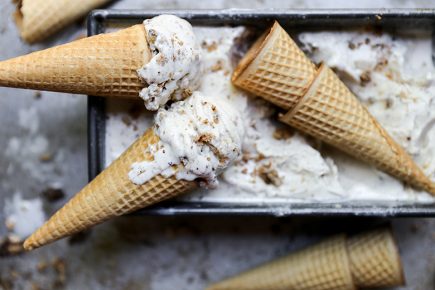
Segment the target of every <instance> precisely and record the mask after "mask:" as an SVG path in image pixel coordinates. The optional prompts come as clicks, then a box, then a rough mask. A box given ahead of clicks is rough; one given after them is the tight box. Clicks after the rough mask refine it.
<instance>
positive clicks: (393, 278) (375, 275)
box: [347, 229, 405, 288]
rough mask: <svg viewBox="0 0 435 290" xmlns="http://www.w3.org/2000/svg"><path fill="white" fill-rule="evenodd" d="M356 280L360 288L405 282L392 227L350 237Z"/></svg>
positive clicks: (381, 286)
mask: <svg viewBox="0 0 435 290" xmlns="http://www.w3.org/2000/svg"><path fill="white" fill-rule="evenodd" d="M347 248H348V252H349V261H350V267H351V272H352V276H353V279H354V281H355V284H356V285H358V286H359V287H361V288H385V287H394V286H401V285H405V277H404V275H403V267H402V263H401V261H400V255H399V250H398V248H397V245H396V242H395V240H394V237H393V233H392V231H391V229H379V230H375V231H371V232H367V233H363V234H360V235H356V236H354V237H351V238H349V239H348V241H347Z"/></svg>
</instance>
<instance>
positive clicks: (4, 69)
mask: <svg viewBox="0 0 435 290" xmlns="http://www.w3.org/2000/svg"><path fill="white" fill-rule="evenodd" d="M71 2H74V3H75V1H71ZM145 36H146V34H145V28H144V27H143V25H135V26H132V27H130V28H127V29H123V30H120V31H118V32H114V33H107V34H101V35H96V36H92V37H88V38H84V39H80V40H77V41H74V42H71V43H69V44H65V45H61V46H57V47H53V48H49V49H46V50H42V51H38V52H34V53H31V54H28V55H25V56H21V57H17V58H13V59H10V60H7V61H3V62H0V86H5V87H17V88H26V89H36V90H46V91H57V92H67V93H77V94H88V95H95V96H109V97H110V96H116V97H137V96H138V95H139V92H140V90H141V89H142V88H143V87H144V84H143V83H142V82H141V80H140V79H139V77H138V75H137V72H136V70H137V69H139V68H141V67H142V66H143V65H144V64H145V63H147V62H148V61H149V60H150V58H151V52H150V50H149V47H148V44H147V41H146V37H145Z"/></svg>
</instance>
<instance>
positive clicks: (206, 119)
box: [129, 92, 244, 187]
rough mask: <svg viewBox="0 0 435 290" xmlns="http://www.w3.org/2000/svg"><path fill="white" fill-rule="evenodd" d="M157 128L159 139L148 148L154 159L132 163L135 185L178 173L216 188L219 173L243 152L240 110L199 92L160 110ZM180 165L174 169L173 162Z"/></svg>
mask: <svg viewBox="0 0 435 290" xmlns="http://www.w3.org/2000/svg"><path fill="white" fill-rule="evenodd" d="M154 130H155V133H156V134H157V135H158V136H159V137H160V141H159V142H158V143H157V144H155V145H153V146H152V147H151V148H147V149H146V150H149V152H150V153H151V154H152V155H153V156H154V160H153V161H144V162H138V163H134V164H133V165H132V168H131V171H130V173H129V177H130V180H131V181H132V182H133V183H135V184H143V183H145V182H146V181H148V180H149V179H151V178H152V177H153V176H155V175H157V174H162V175H164V176H170V175H173V174H176V177H177V178H179V179H185V180H195V179H199V180H200V181H202V182H201V185H202V186H205V187H215V186H216V185H217V183H218V181H217V175H218V174H219V173H220V172H221V171H222V170H223V169H225V168H226V167H228V166H229V165H230V164H231V163H232V162H233V161H234V160H235V159H237V157H239V156H240V154H241V151H242V142H243V135H244V127H243V124H242V118H241V115H240V113H239V112H238V111H237V110H236V109H235V108H234V107H232V106H231V105H229V104H228V103H226V101H224V100H216V99H214V98H208V97H206V96H204V95H202V94H201V93H199V92H194V93H193V94H192V96H191V97H190V98H189V99H187V100H185V101H181V102H177V103H174V104H173V105H172V106H171V107H170V108H169V109H167V110H166V109H160V110H159V111H158V113H157V115H156V118H155V126H154ZM180 164H181V165H182V166H180V167H179V168H180V169H178V170H177V171H175V170H174V169H173V165H180Z"/></svg>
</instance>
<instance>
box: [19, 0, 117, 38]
mask: <svg viewBox="0 0 435 290" xmlns="http://www.w3.org/2000/svg"><path fill="white" fill-rule="evenodd" d="M109 1H110V0H80V1H71V0H20V1H19V0H15V2H18V4H17V6H18V7H17V10H16V11H15V14H14V18H15V22H16V23H17V26H18V28H19V30H20V34H21V37H22V38H23V39H24V40H25V41H27V42H29V43H34V42H37V41H41V40H43V39H45V38H46V37H48V36H50V35H52V34H53V33H55V32H57V31H59V30H60V29H62V28H63V27H65V26H66V25H68V24H70V23H72V22H74V21H76V20H77V19H79V18H81V17H83V16H85V15H86V14H87V13H88V12H89V11H91V10H92V9H94V8H97V7H99V6H102V5H104V4H106V3H108V2H109Z"/></svg>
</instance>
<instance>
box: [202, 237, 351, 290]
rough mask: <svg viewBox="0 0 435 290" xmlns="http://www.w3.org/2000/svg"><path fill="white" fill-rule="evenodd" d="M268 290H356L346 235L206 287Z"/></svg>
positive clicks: (210, 288)
mask: <svg viewBox="0 0 435 290" xmlns="http://www.w3.org/2000/svg"><path fill="white" fill-rule="evenodd" d="M267 289H270V290H272V289H273V290H345V289H347V290H352V289H355V286H354V284H353V280H352V275H351V272H350V264H349V260H348V255H347V249H346V237H345V235H339V236H336V237H333V238H330V239H328V240H326V241H323V242H321V243H319V244H317V245H314V246H311V247H309V248H306V249H304V250H302V251H299V252H296V253H293V254H290V255H289V256H286V257H283V258H281V259H278V260H275V261H273V262H270V263H267V264H264V265H262V266H260V267H258V268H255V269H252V270H250V271H247V272H244V273H242V274H240V275H237V276H235V277H232V278H229V279H228V280H224V281H222V282H219V283H216V284H213V285H211V286H210V287H208V288H207V290H267Z"/></svg>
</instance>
